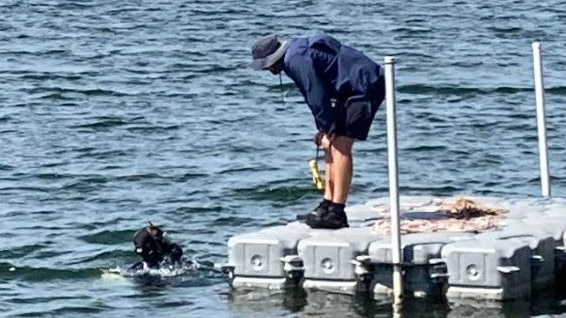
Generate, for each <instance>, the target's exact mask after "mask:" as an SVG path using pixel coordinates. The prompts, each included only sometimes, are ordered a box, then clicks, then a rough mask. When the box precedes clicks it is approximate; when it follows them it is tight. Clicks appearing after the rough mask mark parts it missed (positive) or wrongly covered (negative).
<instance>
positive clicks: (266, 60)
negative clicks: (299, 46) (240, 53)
mask: <svg viewBox="0 0 566 318" xmlns="http://www.w3.org/2000/svg"><path fill="white" fill-rule="evenodd" d="M288 46H289V43H288V42H287V41H279V40H278V39H277V37H276V36H275V35H272V34H270V35H266V36H263V37H261V38H260V39H259V40H258V41H257V42H256V43H255V44H254V46H253V47H252V58H253V61H252V68H253V69H254V70H266V69H268V68H270V67H271V66H273V64H275V62H277V61H279V59H281V57H283V55H285V51H287V47H288Z"/></svg>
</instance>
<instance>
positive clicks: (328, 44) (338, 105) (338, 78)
mask: <svg viewBox="0 0 566 318" xmlns="http://www.w3.org/2000/svg"><path fill="white" fill-rule="evenodd" d="M252 57H253V61H252V67H253V69H255V70H269V71H270V72H271V73H272V74H280V73H281V72H285V74H287V76H289V77H290V78H291V79H292V80H293V82H295V85H296V86H297V88H298V89H299V90H300V92H301V94H302V95H303V97H304V99H305V102H306V104H307V105H308V106H309V108H310V110H311V112H312V114H313V116H314V121H315V124H316V128H317V132H316V134H315V136H314V142H315V144H316V145H317V147H318V146H322V148H323V149H324V150H325V191H324V198H323V200H322V201H321V202H320V203H319V204H318V206H317V207H316V208H315V209H314V211H313V212H311V213H306V214H299V215H297V218H298V219H305V220H306V221H305V223H306V224H308V225H309V226H310V227H312V228H327V229H338V228H342V227H348V226H349V225H348V219H347V217H346V213H344V208H345V206H346V200H347V198H348V192H349V190H350V186H351V183H352V175H353V157H352V148H353V145H354V141H355V140H362V141H363V140H366V139H367V136H368V132H369V129H370V126H371V124H372V121H373V119H374V117H375V114H376V112H377V110H378V108H379V106H380V105H381V103H382V101H383V99H384V97H385V80H384V78H383V72H382V69H381V67H380V65H378V64H377V63H375V62H374V61H372V60H371V59H370V58H368V57H367V56H366V55H364V54H363V53H362V52H361V51H358V50H356V49H354V48H352V47H350V46H347V45H345V44H342V43H340V42H339V41H338V40H336V39H335V38H333V37H331V36H329V35H324V34H320V35H315V36H310V37H295V38H291V39H290V40H289V41H280V40H278V38H277V37H276V36H275V35H267V36H264V37H262V38H260V39H259V40H258V41H257V42H256V43H255V44H254V46H253V47H252ZM332 101H334V103H333V102H332Z"/></svg>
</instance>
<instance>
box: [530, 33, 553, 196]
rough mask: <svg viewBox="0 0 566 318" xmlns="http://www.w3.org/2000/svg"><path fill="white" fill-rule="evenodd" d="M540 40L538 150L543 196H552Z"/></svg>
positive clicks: (536, 48)
mask: <svg viewBox="0 0 566 318" xmlns="http://www.w3.org/2000/svg"><path fill="white" fill-rule="evenodd" d="M540 48H541V47H540V42H538V41H535V42H533V66H534V76H535V96H536V107H537V129H538V151H539V161H540V182H541V190H542V196H543V197H545V198H548V197H550V174H549V169H548V143H547V141H546V116H545V111H544V83H543V76H542V54H541V49H540Z"/></svg>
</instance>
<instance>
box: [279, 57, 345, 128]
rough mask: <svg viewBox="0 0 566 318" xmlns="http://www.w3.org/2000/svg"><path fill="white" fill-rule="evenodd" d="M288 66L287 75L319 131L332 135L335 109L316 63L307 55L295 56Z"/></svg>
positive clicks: (288, 62) (287, 62)
mask: <svg viewBox="0 0 566 318" xmlns="http://www.w3.org/2000/svg"><path fill="white" fill-rule="evenodd" d="M286 64H287V65H286V73H287V75H288V76H289V77H290V78H291V79H292V80H293V81H294V82H295V85H296V86H297V88H298V89H299V90H300V91H301V94H302V95H303V97H304V98H305V102H306V103H307V105H308V106H309V108H310V110H311V112H312V114H313V116H314V119H315V122H316V127H317V129H318V130H320V131H322V132H324V133H325V134H327V135H330V134H331V133H332V132H333V131H334V129H335V127H334V122H335V120H334V108H332V104H331V101H330V96H329V94H328V91H327V89H326V87H325V86H324V82H323V80H322V79H321V78H319V76H318V75H317V73H316V69H315V67H316V66H315V65H314V61H313V60H312V58H310V57H309V56H307V55H295V56H292V57H291V58H290V59H289V60H288V61H286Z"/></svg>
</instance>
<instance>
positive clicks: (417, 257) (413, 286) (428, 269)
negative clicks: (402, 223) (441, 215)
mask: <svg viewBox="0 0 566 318" xmlns="http://www.w3.org/2000/svg"><path fill="white" fill-rule="evenodd" d="M468 240H474V235H473V234H471V233H464V232H435V233H415V234H407V235H405V236H403V238H402V240H401V249H402V252H403V261H404V264H403V269H404V272H405V275H404V277H405V278H404V284H403V285H404V286H403V289H404V290H405V294H406V295H408V296H409V295H410V296H413V297H416V298H423V297H432V298H434V297H442V296H443V295H444V292H445V291H446V287H447V282H448V281H447V279H448V273H447V269H446V265H445V264H444V263H443V261H442V260H440V259H439V258H440V255H441V254H440V253H441V249H442V247H443V246H444V245H446V244H448V243H450V242H459V241H468ZM357 261H358V263H357V266H358V267H362V268H365V269H366V271H367V272H369V275H370V276H371V285H370V289H371V290H372V291H373V293H374V296H375V297H376V298H379V297H383V296H391V295H392V294H393V290H392V269H393V265H392V251H391V243H390V242H388V241H378V242H373V243H372V244H371V245H370V247H369V249H368V255H367V256H359V257H358V258H357ZM357 272H362V273H363V272H365V271H363V270H357Z"/></svg>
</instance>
